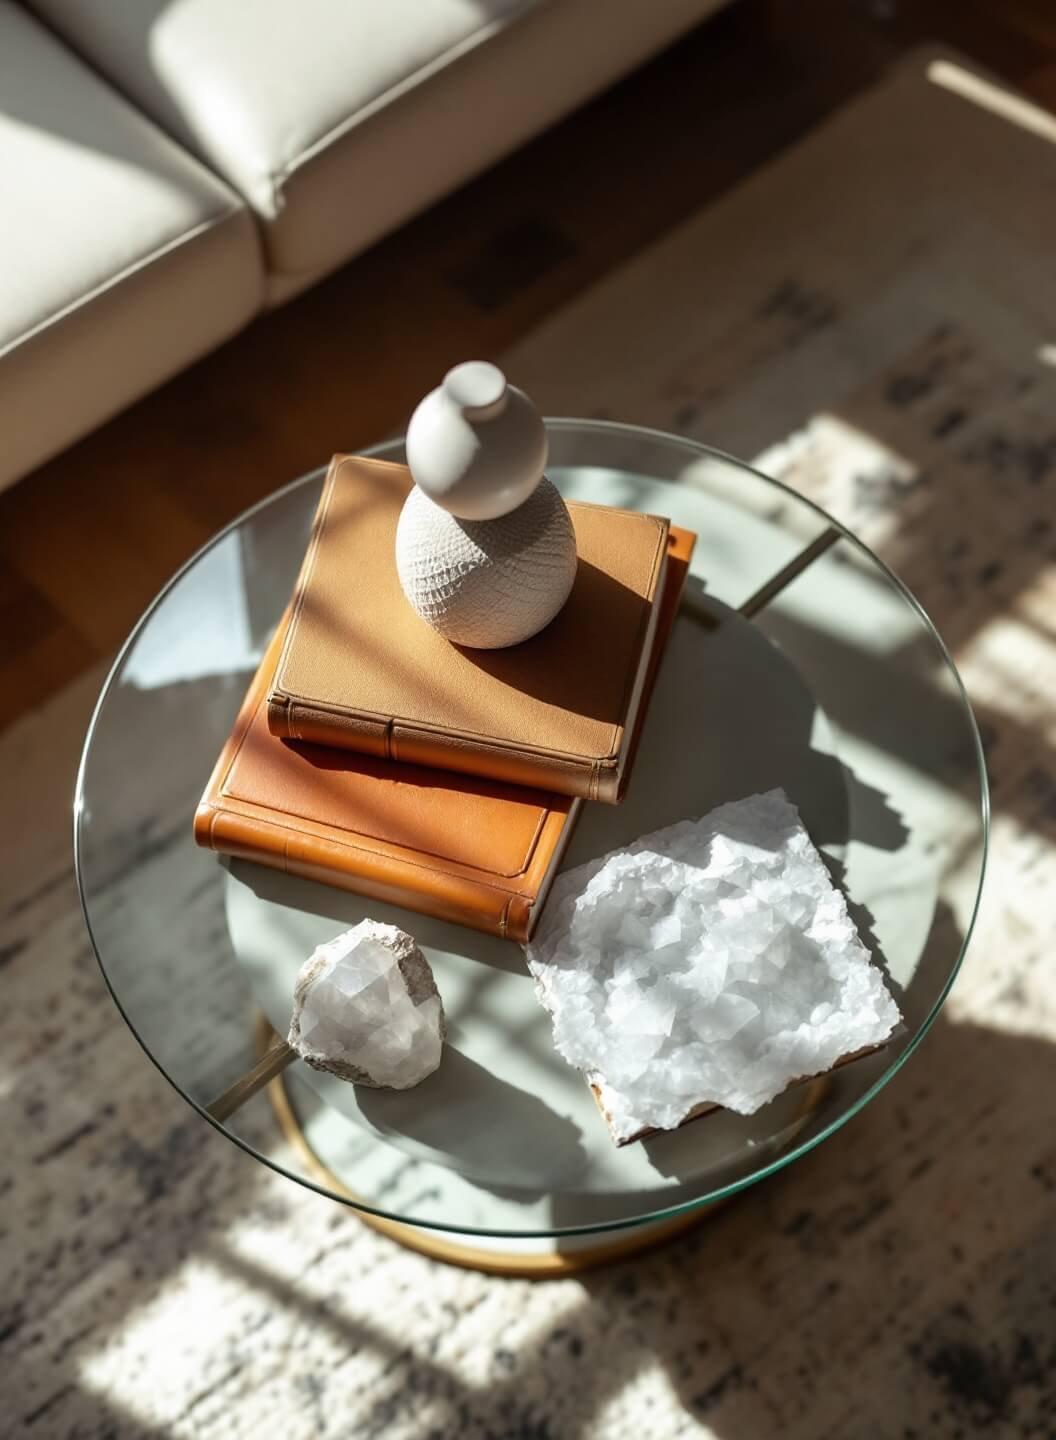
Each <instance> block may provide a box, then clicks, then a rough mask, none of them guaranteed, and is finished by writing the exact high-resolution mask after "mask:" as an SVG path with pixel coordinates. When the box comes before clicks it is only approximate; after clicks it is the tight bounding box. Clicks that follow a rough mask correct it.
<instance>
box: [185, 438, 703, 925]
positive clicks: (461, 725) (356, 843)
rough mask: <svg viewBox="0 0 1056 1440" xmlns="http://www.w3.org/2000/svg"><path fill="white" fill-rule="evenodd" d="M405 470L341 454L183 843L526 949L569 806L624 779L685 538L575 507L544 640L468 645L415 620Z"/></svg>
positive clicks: (629, 518)
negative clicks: (569, 578) (406, 541)
mask: <svg viewBox="0 0 1056 1440" xmlns="http://www.w3.org/2000/svg"><path fill="white" fill-rule="evenodd" d="M411 484H412V481H411V477H410V473H409V472H408V470H407V469H406V468H405V467H404V466H401V465H392V464H388V463H385V462H382V461H377V460H368V459H363V458H360V457H356V456H342V455H339V456H335V458H334V460H333V462H332V464H331V466H330V471H329V474H328V476H327V480H326V483H325V485H324V488H323V493H322V497H321V499H320V503H319V509H318V512H317V514H316V518H315V523H314V526H313V530H312V536H311V540H310V543H309V547H308V551H307V553H306V555H305V559H304V563H303V566H302V568H301V572H300V576H299V578H298V581H297V585H296V588H295V590H294V593H293V596H292V597H291V600H290V604H289V607H288V609H287V611H286V613H285V615H284V616H283V618H282V620H281V622H280V624H279V626H278V629H277V630H276V632H275V635H274V638H273V639H272V641H271V644H270V645H269V647H268V649H267V653H266V654H265V655H264V658H263V660H262V662H261V665H260V668H259V669H258V671H257V673H256V675H255V677H254V679H253V682H252V684H251V685H250V687H249V691H248V693H247V695H246V698H245V700H244V702H243V704H242V707H241V709H240V711H239V714H238V718H237V720H236V721H235V725H234V729H233V730H232V733H231V736H230V738H229V739H228V741H227V743H226V744H225V746H224V748H223V751H222V753H221V755H220V758H219V760H218V761H217V764H216V766H215V768H214V770H213V774H212V776H211V778H210V780H209V784H208V786H207V788H206V791H205V795H204V796H203V798H202V801H201V804H200V805H199V807H198V811H197V814H196V816H195V825H194V829H195V837H196V839H197V840H198V843H199V844H201V845H204V846H208V847H211V848H212V849H214V850H218V851H222V852H224V853H226V854H229V855H233V856H238V857H240V858H243V859H248V860H253V861H257V862H259V863H260V864H263V865H269V866H272V867H273V868H275V869H279V870H284V871H287V872H289V873H290V874H296V875H301V876H307V877H309V878H311V879H313V880H318V881H321V882H323V883H324V884H329V885H336V886H340V887H342V888H344V889H348V890H354V891H356V892H358V893H360V894H362V895H365V896H368V897H371V898H376V899H379V900H385V901H390V902H393V903H395V904H398V905H403V906H406V907H407V908H408V909H411V910H416V911H419V912H422V913H425V914H428V915H434V916H437V917H439V918H441V919H444V920H450V921H455V922H457V923H459V924H463V925H469V926H472V927H474V928H475V929H478V930H484V931H488V932H490V933H492V934H496V935H501V936H505V937H507V938H509V939H512V940H517V941H521V942H523V941H526V940H527V939H528V938H529V936H530V935H531V933H532V931H533V929H534V927H535V924H536V922H537V920H538V918H539V915H540V912H541V910H542V906H543V904H544V902H545V899H546V895H547V891H548V889H549V886H550V882H551V880H552V878H553V876H554V875H555V874H556V872H557V870H558V867H559V865H560V862H561V856H562V854H563V852H564V849H565V846H566V845H567V843H568V840H569V837H570V835H571V832H572V829H573V827H574V825H575V822H576V819H577V817H578V815H579V812H580V809H581V807H582V805H583V804H584V802H587V801H596V802H599V803H602V804H606V803H607V804H616V803H618V802H619V801H620V800H621V799H622V797H623V794H624V791H625V789H626V787H627V785H628V783H629V781H630V779H631V776H632V768H633V760H634V753H635V749H636V745H637V741H638V736H639V734H640V731H641V727H642V722H643V719H644V716H645V712H646V709H647V706H648V703H649V698H650V693H651V690H652V686H653V680H654V678H655V675H656V671H657V667H658V665H659V663H660V659H661V656H662V653H663V650H664V646H665V644H666V641H667V638H668V634H669V632H670V629H671V625H672V622H673V620H674V617H675V613H676V611H677V609H678V603H679V598H680V595H681V591H682V586H683V583H684V580H685V577H686V574H687V571H688V566H689V559H690V555H691V553H692V549H693V544H694V541H695V537H694V536H693V535H691V534H690V533H688V532H687V531H683V530H679V529H677V528H676V527H674V526H671V525H670V524H669V522H668V521H667V520H665V519H662V518H659V517H657V516H652V515H642V514H639V513H637V512H633V511H629V510H619V509H613V508H610V507H607V506H599V505H588V504H580V503H577V502H575V501H571V502H569V505H568V509H569V513H570V515H571V518H572V524H573V528H574V531H575V537H576V548H577V554H578V564H577V570H576V579H575V582H574V584H573V587H572V591H571V594H570V596H569V598H568V600H567V601H566V602H565V604H564V606H563V608H562V609H561V610H560V612H559V613H558V615H557V617H556V618H555V619H554V620H552V621H551V622H550V624H549V625H548V626H546V628H545V629H544V630H542V631H541V632H540V633H539V634H537V635H535V636H533V637H532V639H530V640H526V641H524V642H523V643H521V644H519V645H514V646H511V647H509V648H508V649H504V650H471V649H469V648H467V647H462V646H457V645H453V644H451V643H450V641H448V640H446V639H444V638H443V637H442V636H441V635H439V634H438V633H437V632H436V631H435V630H433V629H432V628H431V627H430V626H429V625H428V624H426V623H425V622H424V621H423V620H422V619H420V618H419V616H418V615H417V614H415V612H414V610H413V609H412V608H411V606H410V605H409V604H408V602H407V600H406V598H405V597H404V595H403V592H402V590H401V588H400V583H399V579H398V576H397V571H396V562H395V556H394V547H395V540H396V526H397V522H398V519H399V515H400V510H401V508H402V506H403V503H404V500H405V499H406V497H407V494H408V492H409V490H410V488H411Z"/></svg>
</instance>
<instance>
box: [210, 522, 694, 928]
mask: <svg viewBox="0 0 1056 1440" xmlns="http://www.w3.org/2000/svg"><path fill="white" fill-rule="evenodd" d="M695 538H696V537H695V536H693V535H691V534H689V533H688V532H687V531H684V530H677V529H674V528H673V529H672V530H671V539H670V551H671V558H670V561H669V563H668V565H667V568H666V577H667V578H666V583H665V586H664V593H663V598H662V603H661V606H660V615H659V621H658V626H657V632H656V642H655V645H654V647H653V654H652V661H651V664H650V667H649V672H648V674H647V678H646V684H647V692H646V696H645V700H646V701H647V700H648V692H649V690H650V689H651V687H652V683H653V678H654V676H655V674H656V670H657V667H658V665H659V661H660V656H661V654H662V651H663V648H664V645H665V643H666V641H667V637H668V634H669V632H670V629H671V625H672V623H673V621H674V617H675V614H676V612H677V609H678V602H679V597H680V595H681V592H682V585H683V582H684V580H685V576H686V573H687V570H688V567H689V558H690V555H691V554H692V551H693V544H694V540H695ZM286 629H287V624H286V622H285V621H284V622H283V623H282V624H281V625H280V626H279V628H278V630H277V631H276V634H275V637H274V639H273V640H272V642H271V645H270V646H269V647H268V652H267V654H266V655H265V656H264V659H263V660H262V661H261V664H260V667H259V669H258V671H257V674H256V676H255V677H254V679H253V682H252V684H251V685H250V687H249V691H248V693H247V694H246V697H245V700H244V701H243V703H242V707H241V709H240V711H239V714H238V718H237V720H236V721H235V725H234V729H233V730H232V732H231V736H230V738H229V739H228V741H227V743H226V744H225V746H224V748H223V751H222V752H221V755H220V758H219V760H218V761H217V763H216V766H215V768H214V770H213V773H212V775H211V777H210V779H209V783H208V785H207V786H206V790H205V794H204V795H203V797H202V801H201V804H200V805H199V806H198V811H197V814H196V815H195V818H194V837H195V839H196V840H197V842H198V844H199V845H204V846H207V847H209V848H211V849H213V850H219V851H223V852H224V853H226V854H229V855H236V856H238V857H239V858H241V859H245V860H255V861H257V862H258V863H260V864H262V865H269V866H271V867H272V868H274V869H277V870H283V871H286V872H287V873H289V874H291V875H302V876H306V877H307V878H309V879H312V880H319V881H322V882H324V883H325V884H329V885H336V886H338V887H340V888H342V889H346V890H354V891H356V892H358V893H359V894H362V895H367V896H370V897H373V898H376V899H379V900H387V901H390V902H392V903H393V904H396V905H403V906H405V907H406V908H407V909H409V910H416V911H419V912H422V913H424V914H427V915H434V916H437V917H438V918H440V919H442V920H451V921H454V922H455V923H457V924H461V925H468V926H471V927H472V928H473V929H477V930H484V931H487V932H489V933H491V934H496V935H502V936H506V937H507V938H508V939H511V940H516V941H519V942H522V943H523V942H524V941H525V940H527V939H528V937H529V935H530V934H531V932H532V929H533V928H534V925H535V922H536V920H537V919H538V917H539V914H540V912H541V910H542V906H543V902H544V900H545V899H546V894H547V891H548V889H549V886H550V881H551V880H552V878H553V876H554V875H555V874H556V872H557V868H558V866H559V864H560V860H561V856H562V854H563V853H564V849H565V846H566V844H567V843H568V840H569V838H570V836H571V834H572V829H573V827H574V825H575V822H576V819H577V817H578V815H579V811H580V808H581V806H582V801H581V800H578V799H574V798H572V797H571V796H568V795H557V794H553V793H547V792H545V791H540V790H531V789H525V788H522V787H519V786H514V785H507V784H502V783H500V782H497V781H489V780H475V779H470V778H468V777H465V776H461V775H454V774H452V773H451V772H450V771H444V770H430V769H426V768H424V767H418V766H414V765H406V764H400V763H397V762H393V761H391V760H383V759H376V758H372V757H369V756H363V755H356V754H353V753H351V752H350V751H348V750H335V749H333V748H329V747H325V746H321V745H312V744H304V743H302V742H287V741H283V740H279V739H276V738H275V736H274V735H272V734H270V732H269V730H268V725H267V718H266V700H267V692H268V687H269V683H270V681H271V678H272V675H273V674H274V670H275V664H276V661H277V659H278V656H279V653H280V651H281V648H282V645H283V642H284V639H285V635H286ZM644 712H645V704H644V703H643V705H642V706H641V707H640V717H641V716H644ZM640 729H641V726H640V724H639V726H638V727H637V728H636V732H635V743H636V740H637V735H638V733H640Z"/></svg>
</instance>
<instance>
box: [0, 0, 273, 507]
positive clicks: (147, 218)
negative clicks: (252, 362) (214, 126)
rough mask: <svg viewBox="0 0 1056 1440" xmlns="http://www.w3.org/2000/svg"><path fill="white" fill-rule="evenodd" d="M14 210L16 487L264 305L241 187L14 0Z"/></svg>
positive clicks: (4, 48) (9, 254) (5, 38)
mask: <svg viewBox="0 0 1056 1440" xmlns="http://www.w3.org/2000/svg"><path fill="white" fill-rule="evenodd" d="M0 216H3V223H2V224H0V273H2V274H3V277H4V282H3V285H2V287H0V433H2V434H3V436H4V444H3V447H2V448H0V484H2V483H4V481H5V480H7V479H10V478H13V477H14V476H16V475H18V474H19V473H21V472H23V471H25V470H27V469H29V468H31V467H32V466H33V465H34V464H36V463H38V462H39V461H41V460H43V459H44V458H46V456H47V455H49V454H52V453H54V452H55V451H57V450H59V449H61V448H62V447H63V446H64V445H65V444H66V443H68V442H69V441H70V440H71V439H73V438H75V437H76V436H77V435H79V434H81V433H83V432H84V431H85V430H87V429H90V428H92V426H94V425H95V424H98V423H99V422H100V421H101V420H103V419H105V418H106V417H107V416H108V415H110V414H112V413H113V412H114V411H115V410H117V409H119V408H120V407H121V406H122V405H124V404H126V403H127V402H128V401H129V400H130V399H132V398H134V397H135V396H137V395H139V394H142V393H143V392H144V391H146V390H148V389H150V388H151V387H152V386H154V385H155V384H157V383H158V382H159V381H160V380H162V379H164V378H166V377H167V376H168V375H170V374H172V373H174V372H175V371H176V370H178V369H180V368H181V367H182V366H183V365H185V364H186V363H188V361H190V360H192V359H194V358H195V357H196V356H198V355H200V354H202V353H204V352H205V351H206V350H208V349H210V348H211V347H212V346H213V345H215V344H216V343H217V342H218V341H220V340H221V339H223V338H225V337H226V336H227V335H230V334H231V333H232V332H233V331H235V330H236V329H238V328H239V327H240V326H241V325H243V324H244V323H245V322H246V320H248V319H249V317H250V316H251V315H253V313H254V312H255V311H256V309H257V308H258V307H259V304H260V297H261V292H262V282H263V270H262V264H261V258H260V251H259V243H258V240H257V236H256V228H255V225H254V222H253V220H252V217H251V216H250V215H249V214H248V213H247V211H246V209H245V206H244V205H243V204H242V202H241V200H240V199H239V197H238V196H236V195H235V194H234V193H233V192H232V191H231V190H230V189H229V188H228V187H227V186H226V185H224V184H223V183H222V182H221V181H219V180H218V179H216V178H215V177H213V176H212V175H210V174H209V173H208V172H207V171H206V170H205V169H204V168H203V167H202V166H201V165H200V164H199V163H198V162H197V161H195V160H194V159H193V158H192V157H190V156H188V155H186V154H185V153H183V152H182V151H181V150H180V149H179V147H178V146H177V145H176V144H175V143H174V142H173V141H172V140H170V139H169V138H168V137H167V136H166V135H164V134H163V133H161V131H159V130H158V129H157V127H156V126H154V125H153V124H151V123H150V122H149V121H147V120H146V119H144V118H143V117H142V116H141V115H139V114H138V113H137V111H136V110H134V109H133V108H132V106H131V105H130V104H129V103H128V102H127V101H126V100H124V99H123V98H122V97H121V96H119V95H117V94H115V93H114V91H113V90H111V89H110V88H109V86H107V85H106V83H105V82H104V81H102V80H101V79H100V78H99V77H98V76H96V75H95V74H94V73H92V71H90V70H89V69H88V68H87V67H86V66H85V65H84V64H83V63H82V62H81V61H80V60H79V59H77V57H76V56H74V55H73V54H72V53H71V52H70V51H69V50H68V49H67V48H66V46H65V45H63V44H62V43H61V41H59V40H56V39H55V38H54V37H53V36H52V35H51V34H50V33H49V32H48V31H47V30H45V29H44V28H43V27H42V26H41V25H40V24H39V23H38V22H37V21H36V20H35V19H33V18H32V16H30V15H28V14H26V12H25V11H24V10H23V9H22V8H21V7H20V6H17V5H14V4H11V3H10V0H0Z"/></svg>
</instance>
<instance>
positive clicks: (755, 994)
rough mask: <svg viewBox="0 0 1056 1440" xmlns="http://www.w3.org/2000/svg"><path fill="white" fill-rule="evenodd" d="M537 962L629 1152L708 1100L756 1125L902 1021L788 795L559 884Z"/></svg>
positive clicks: (687, 829)
mask: <svg viewBox="0 0 1056 1440" xmlns="http://www.w3.org/2000/svg"><path fill="white" fill-rule="evenodd" d="M526 953H527V957H528V966H529V969H530V970H531V973H532V975H533V976H534V978H535V982H536V989H537V991H538V994H539V998H540V999H541V1001H542V1003H543V1005H544V1006H545V1007H546V1009H547V1010H548V1011H549V1012H550V1016H551V1019H552V1021H553V1027H554V1043H555V1045H556V1047H557V1049H558V1051H559V1052H560V1054H561V1055H563V1056H564V1058H565V1059H566V1060H567V1061H568V1062H569V1064H570V1065H574V1066H576V1067H577V1069H579V1070H582V1071H583V1072H584V1074H585V1075H586V1077H587V1080H588V1081H589V1082H590V1083H591V1085H592V1086H594V1088H595V1092H596V1094H597V1096H598V1098H599V1100H600V1102H601V1105H602V1108H603V1110H604V1111H605V1115H606V1118H607V1120H608V1122H609V1128H610V1130H611V1132H612V1136H613V1139H614V1140H616V1141H617V1143H621V1144H622V1143H626V1142H627V1141H629V1140H632V1139H636V1138H637V1137H638V1136H639V1135H641V1134H642V1132H643V1131H648V1130H673V1129H675V1128H676V1127H677V1126H678V1125H680V1124H681V1123H682V1122H683V1121H684V1120H685V1119H687V1118H688V1117H689V1115H690V1114H691V1113H692V1112H693V1111H695V1110H698V1109H699V1108H701V1107H703V1106H708V1105H720V1106H724V1107H725V1108H727V1109H729V1110H734V1111H737V1112H738V1113H740V1114H742V1115H751V1114H753V1113H754V1112H755V1111H756V1110H758V1109H759V1108H760V1106H762V1105H765V1104H766V1103H767V1102H768V1101H769V1100H772V1099H773V1098H774V1097H775V1096H776V1095H779V1094H780V1093H781V1092H782V1091H783V1090H785V1089H786V1088H787V1087H788V1085H789V1084H790V1083H791V1082H792V1081H794V1080H800V1079H806V1078H807V1077H809V1076H812V1075H819V1074H822V1073H823V1072H824V1071H826V1070H830V1069H831V1068H832V1067H833V1066H834V1065H835V1064H836V1063H837V1062H838V1061H839V1060H841V1059H844V1058H845V1057H849V1056H851V1055H853V1054H855V1053H857V1052H858V1051H861V1050H865V1049H870V1048H872V1047H874V1046H876V1045H879V1044H881V1043H882V1042H883V1041H885V1040H886V1039H888V1037H889V1036H890V1035H891V1033H892V1031H893V1030H894V1028H895V1026H896V1025H897V1024H898V1023H899V1019H900V1016H899V1012H898V1008H897V1006H896V1005H895V1002H894V1001H893V1000H892V998H891V996H890V994H889V993H888V991H887V988H886V986H885V984H884V980H883V977H882V975H881V973H880V971H879V969H878V968H877V967H876V966H875V965H874V964H873V963H872V961H871V960H870V958H869V952H868V951H867V950H866V948H865V946H864V945H863V944H862V942H861V940H860V939H859V938H858V934H857V931H856V930H855V927H854V923H853V921H852V920H851V917H850V915H849V914H848V912H847V903H846V901H845V899H844V897H843V895H842V894H841V893H840V891H839V890H837V889H836V887H835V886H834V885H833V883H832V880H831V879H830V877H829V872H828V870H827V869H826V868H825V863H824V861H823V860H822V858H821V856H820V855H819V854H818V852H817V850H816V849H815V848H814V845H813V843H812V842H811V839H810V836H809V835H808V834H807V832H806V830H805V829H804V827H803V824H802V822H801V820H800V818H799V813H798V811H797V810H796V808H795V806H794V805H792V804H791V802H790V801H789V799H788V797H787V796H786V795H785V793H784V792H783V791H782V790H770V791H768V792H767V793H766V794H764V795H753V796H751V797H750V798H748V799H746V800H738V801H733V802H731V803H730V804H726V805H720V806H719V807H718V808H717V809H715V810H712V811H711V813H710V814H709V815H705V816H704V817H703V818H702V819H700V820H685V821H681V822H679V823H678V824H676V825H670V826H668V827H666V828H665V829H663V830H657V831H656V832H654V833H653V834H651V835H646V836H643V837H642V838H641V839H640V840H637V841H636V842H635V843H634V844H632V845H631V846H629V847H628V848H627V849H625V850H618V851H614V852H612V853H611V854H609V855H606V856H603V857H602V858H601V859H599V860H594V861H591V862H590V863H588V864H586V865H581V866H579V867H578V868H577V869H575V870H570V871H568V872H567V873H566V874H564V875H561V876H559V877H558V879H557V881H556V882H555V884H554V887H553V890H552V892H551V895H550V901H549V904H548V906H547V909H546V911H545V913H544V915H543V919H542V921H541V923H540V926H539V929H538V931H537V932H536V935H535V938H534V939H533V941H532V943H531V944H530V945H529V946H528V947H527V950H526Z"/></svg>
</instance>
